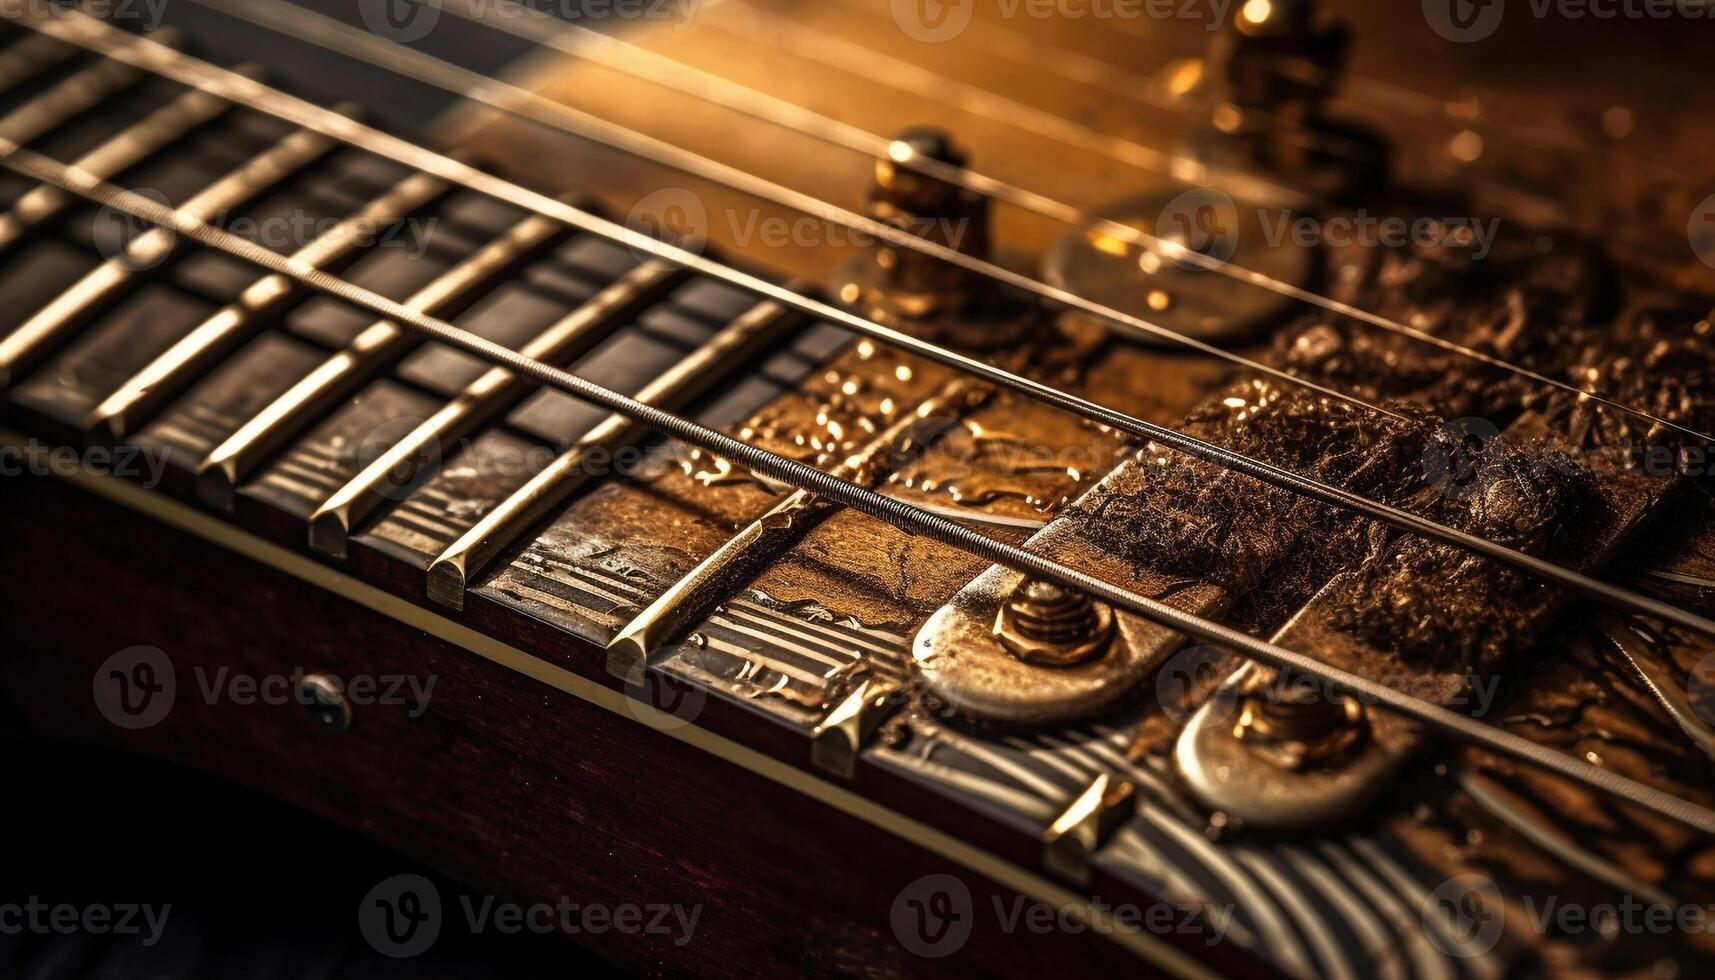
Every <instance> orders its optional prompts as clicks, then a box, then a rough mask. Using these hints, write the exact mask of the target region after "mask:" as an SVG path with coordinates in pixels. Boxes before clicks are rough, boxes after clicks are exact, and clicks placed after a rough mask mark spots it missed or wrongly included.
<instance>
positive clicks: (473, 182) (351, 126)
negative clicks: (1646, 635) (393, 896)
mask: <svg viewBox="0 0 1715 980" xmlns="http://www.w3.org/2000/svg"><path fill="white" fill-rule="evenodd" d="M20 2H21V0H0V9H4V10H8V11H11V10H15V9H16V7H17V5H18V4H19V3H20ZM7 16H8V17H11V18H13V19H14V20H15V21H16V22H18V23H23V24H25V25H26V26H29V27H32V28H33V29H37V30H41V31H44V32H47V33H50V34H53V35H54V36H56V37H61V38H62V39H65V40H68V41H70V42H71V43H74V44H77V45H79V46H81V47H86V48H88V49H90V50H93V51H97V52H99V53H102V54H106V55H108V56H110V57H113V58H116V59H120V60H124V61H126V62H127V63H133V62H134V63H135V64H136V65H137V66H139V67H143V68H145V69H147V70H149V71H153V72H155V73H157V74H161V75H163V76H166V77H169V78H173V79H175V80H177V81H180V82H181V83H183V84H187V85H192V86H195V87H199V88H206V89H210V90H213V91H216V92H220V93H223V94H224V95H225V96H226V97H228V98H232V99H235V100H238V101H242V102H245V103H247V104H249V105H252V106H254V107H256V108H259V109H260V110H261V111H264V112H267V113H269V114H270V115H274V116H278V117H280V118H282V119H286V120H288V121H291V122H295V123H296V124H298V125H300V126H304V127H305V128H308V129H312V130H315V131H317V132H320V133H323V134H325V135H327V136H329V137H331V138H333V139H338V140H341V141H343V142H346V143H349V144H351V145H353V146H357V147H360V148H364V149H368V150H370V151H372V152H375V153H378V154H380V155H383V156H388V157H392V158H394V159H397V160H400V161H402V162H406V163H408V165H410V166H412V167H415V168H417V169H419V170H422V171H424V172H426V173H431V174H435V175H437V176H440V177H442V178H443V179H446V180H448V181H451V182H453V183H457V184H460V185H462V186H465V187H467V188H469V189H471V190H474V191H477V192H478V193H481V194H485V195H488V196H490V197H493V198H496V199H498V200H502V201H505V202H507V203H510V204H513V205H515V206H517V207H520V208H523V209H525V210H529V211H534V212H536V213H537V214H541V215H545V216H549V217H552V218H555V219H556V220H559V221H561V222H563V223H565V224H567V225H569V226H571V227H573V228H577V229H580V230H583V231H589V232H592V233H594V234H597V235H600V236H602V237H604V238H608V239H611V240H613V241H616V242H619V243H621V244H623V245H626V246H627V247H630V248H633V249H636V250H638V251H641V252H647V253H649V254H651V255H654V256H657V257H659V258H664V259H667V260H669V261H672V262H676V263H678V264H680V265H684V266H686V267H688V268H691V269H695V270H696V271H698V272H701V273H703V274H705V275H708V276H711V277H713V278H716V279H719V280H722V281H724V282H726V283H728V284H730V285H732V286H735V287H737V288H739V289H743V290H745V291H746V292H749V293H753V294H755V295H757V296H762V297H766V298H768V299H772V300H774V301H776V302H779V303H781V304H783V305H786V306H790V307H792V308H793V309H796V310H800V311H802V312H805V313H808V314H810V315H811V316H814V317H816V318H818V319H823V320H828V321H830V322H833V323H836V324H839V325H841V326H844V327H847V328H849V329H851V330H853V331H855V332H857V333H859V334H862V335H864V336H866V337H869V338H871V339H874V340H877V341H880V342H881V343H885V344H888V345H890V346H893V347H896V348H899V349H903V350H906V351H909V352H911V353H913V354H917V355H918V356H921V357H924V358H927V359H929V360H932V361H935V362H936V363H939V364H943V365H946V366H948V367H951V368H953V369H954V370H958V371H963V372H965V373H969V374H974V375H977V376H978V377H981V378H983V379H984V380H986V381H989V382H991V383H994V384H997V385H999V386H1001V387H1004V388H1008V389H1011V390H1013V391H1016V392H1018V393H1020V394H1022V395H1025V396H1026V397H1029V398H1032V399H1035V400H1036V401H1040V402H1042V403H1044V404H1047V405H1052V406H1054V407H1056V408H1060V409H1063V410H1065V411H1068V412H1071V413H1073V414H1075V415H1080V416H1082V417H1084V418H1086V419H1089V420H1091V421H1095V422H1099V423H1101V424H1103V425H1107V426H1109V427H1111V428H1114V429H1118V430H1119V431H1122V432H1127V433H1130V434H1132V435H1136V436H1142V437H1144V438H1147V439H1149V440H1151V441H1152V442H1154V443H1155V444H1157V445H1159V446H1163V447H1166V448H1168V449H1172V450H1175V451H1178V452H1182V453H1185V454H1186V455H1189V456H1193V457H1195V458H1197V459H1200V460H1203V461H1205V462H1208V463H1210V464H1212V465H1215V466H1219V467H1221V468H1223V469H1228V470H1232V471H1234V472H1237V473H1243V474H1245V475H1246V476H1250V477H1254V478H1256V479H1258V480H1261V481H1263V482H1265V483H1268V484H1270V485H1272V486H1277V487H1280V488H1281V489H1284V490H1287V491H1290V492H1292V493H1296V494H1299V495H1300V496H1305V497H1309V498H1311V499H1314V500H1318V501H1320V502H1322V503H1326V504H1329V505H1331V506H1335V507H1340V508H1342V509H1346V510H1351V511H1354V512H1356V513H1359V514H1363V515H1364V516H1366V517H1370V518H1373V519H1375V520H1379V521H1382V522H1383V523H1385V524H1387V525H1389V526H1391V527H1394V528H1397V529H1399V530H1402V531H1407V532H1410V533H1413V534H1418V535H1421V536H1423V537H1426V538H1431V539H1433V540H1435V541H1439V542H1441V543H1443V544H1447V545H1451V546H1453V547H1456V548H1460V549H1462V550H1465V551H1469V552H1473V553H1475V554H1479V555H1482V556H1484V557H1486V558H1490V559H1493V560H1495V561H1498V562H1501V563H1502V564H1505V565H1508V566H1511V567H1513V568H1516V569H1518V570H1519V571H1522V572H1524V573H1526V574H1528V575H1531V576H1534V577H1536V578H1539V579H1544V580H1546V581H1549V582H1552V583H1554V584H1556V585H1558V586H1560V587H1562V588H1565V589H1568V590H1570V591H1572V592H1575V593H1577V594H1579V595H1581V596H1584V597H1586V598H1589V599H1592V600H1594V601H1596V602H1600V603H1603V604H1605V605H1609V606H1612V607H1614V608H1617V609H1625V610H1627V611H1630V612H1634V613H1639V614H1641V615H1645V616H1654V617H1656V618H1659V619H1663V620H1666V621H1668V622H1671V623H1674V624H1677V625H1679V626H1683V627H1685V628H1686V629H1690V630H1693V631H1695V632H1698V633H1702V634H1704V635H1706V636H1715V621H1711V620H1710V619H1708V618H1707V617H1705V616H1702V615H1699V614H1697V613H1695V612H1692V611H1691V610H1687V609H1682V608H1679V607H1677V606H1674V605H1671V604H1669V603H1666V602H1662V601H1660V600H1658V599H1655V598H1652V597H1650V596H1647V595H1644V594H1642V593H1639V592H1637V591H1635V590H1632V589H1627V588H1624V587H1622V586H1617V585H1614V584H1611V583H1608V582H1604V581H1602V580H1600V579H1597V578H1594V577H1592V576H1589V575H1585V574H1584V573H1582V572H1578V571H1575V570H1573V569H1571V568H1567V567H1565V566H1563V565H1557V564H1555V563H1554V562H1551V561H1547V560H1545V559H1542V558H1538V557H1536V556H1534V555H1527V554H1525V553H1523V552H1521V551H1518V550H1516V549H1513V548H1509V547H1507V546H1506V545H1503V544H1500V543H1498V542H1495V541H1491V540H1489V539H1487V538H1483V537H1480V536H1478V535H1475V534H1471V533H1469V532H1467V531H1461V530H1459V529H1457V528H1453V527H1449V526H1447V525H1445V524H1440V523H1437V522H1435V521H1432V520H1428V519H1426V518H1423V517H1420V516H1418V515H1416V514H1413V513H1410V512H1409V511H1405V510H1402V509H1400V508H1398V507H1394V506H1392V505H1390V504H1385V503H1382V502H1380V501H1377V500H1373V499H1370V498H1368V497H1364V496H1361V495H1359V494H1356V493H1352V492H1351V491H1348V490H1344V489H1342V488H1340V487H1336V486H1333V485H1331V484H1327V483H1323V482H1321V481H1318V480H1314V479H1311V478H1309V477H1305V476H1302V475H1300V474H1297V473H1294V472H1292V471H1291V470H1286V469H1282V468H1281V467H1278V466H1274V465H1272V464H1270V463H1266V462H1263V461H1261V460H1257V459H1252V458H1251V457H1249V456H1246V455H1244V454H1242V453H1235V452H1232V451H1231V450H1228V449H1225V448H1223V447H1220V446H1216V445H1214V444H1212V443H1208V442H1204V441H1203V440H1201V439H1198V438H1196V437H1194V436H1191V435H1188V434H1186V433H1183V432H1180V431H1178V430H1176V429H1171V428H1168V427H1166V426H1160V425H1156V424H1154V423H1152V422H1147V421H1145V420H1143V419H1140V418H1137V417H1135V416H1131V415H1127V414H1125V413H1123V412H1119V411H1115V410H1114V409H1111V408H1108V407H1106V406H1104V405H1099V404H1097V403H1095V402H1092V401H1090V400H1088V399H1086V398H1081V397H1079V396H1077V395H1073V394H1071V393H1069V392H1065V391H1062V390H1060V389H1058V388H1055V387H1053V386H1051V385H1046V384H1043V383H1041V382H1039V381H1034V380H1032V379H1030V378H1026V377H1023V376H1020V375H1017V374H1014V373H1012V372H1010V371H1007V370H1005V369H1003V368H998V367H995V366H993V365H991V364H988V363H987V362H985V361H981V360H978V359H976V358H973V357H969V356H967V355H964V354H960V353H958V352H956V351H951V350H948V349H946V348H944V347H941V346H939V345H937V344H934V343H930V342H928V341H925V340H922V339H920V338H917V337H914V336H912V335H910V334H908V333H904V332H902V331H899V330H895V329H893V328H891V327H887V326H884V325H882V324H879V323H876V322H874V321H872V320H868V319H865V318H863V317H861V316H858V315H857V314H854V313H851V312H850V311H847V310H843V309H840V308H839V307H835V306H832V305H829V304H827V303H824V302H822V301H820V300H817V299H813V298H811V297H809V296H806V295H804V294H802V293H799V292H797V291H795V290H792V289H788V288H783V287H781V286H779V285H776V284H775V283H772V282H769V281H768V280H766V279H762V278H760V277H758V276H754V275H751V274H750V273H747V272H743V271H741V270H739V269H735V268H733V267H731V266H727V265H724V264H722V263H720V262H716V261H714V260H712V259H708V258H705V257H704V256H702V255H701V254H699V253H697V252H694V251H691V250H688V249H685V248H681V247H679V246H676V245H670V244H667V243H665V242H661V241H657V240H656V239H654V238H651V237H649V236H648V235H644V234H641V233H639V232H635V231H632V230H631V229H629V228H627V227H625V226H624V225H620V224H616V223H615V222H612V221H608V220H606V219H603V218H600V217H597V216H596V215H594V214H591V213H589V212H587V211H583V210H580V209H578V208H576V207H573V206H571V205H570V204H567V203H566V202H564V201H561V200H557V199H555V198H552V197H549V196H548V195H546V194H542V193H539V192H537V191H532V190H530V189H528V188H526V187H523V186H522V185H519V184H516V183H514V182H512V181H509V180H506V179H504V178H501V177H498V176H496V175H494V174H492V173H489V172H488V171H485V170H481V169H478V168H476V167H473V166H471V165H469V164H467V163H463V162H461V161H459V160H457V159H455V158H453V157H450V156H448V155H446V154H444V153H438V152H436V151H434V150H431V149H428V148H426V147H424V146H421V145H419V144H415V143H412V142H410V141H408V140H403V139H400V138H398V137H395V136H392V135H390V134H388V133H385V132H382V131H381V130H378V129H376V128H375V127H373V126H368V125H365V124H363V123H360V122H358V121H356V120H354V119H350V118H348V117H346V116H342V115H340V114H339V113H336V112H333V111H332V110H329V109H325V108H323V107H321V106H317V105H315V104H314V103H311V102H306V101H304V100H303V99H299V98H296V97H295V96H291V95H288V94H287V93H285V92H283V91H281V90H279V89H276V88H272V87H270V86H266V85H262V84H260V83H258V82H256V81H254V80H252V79H248V78H244V77H242V76H239V75H236V74H234V73H233V72H231V71H228V70H225V69H222V68H219V67H217V66H215V65H212V64H210V63H208V62H204V61H200V60H198V59H195V58H191V57H189V56H187V55H183V54H181V53H179V52H177V51H173V50H172V49H170V48H165V47H162V46H161V45H158V44H154V43H152V42H150V41H149V40H148V39H147V38H141V37H136V36H133V35H130V34H127V33H125V32H123V31H119V30H117V29H114V28H111V27H108V26H107V25H104V24H102V23H100V22H99V21H96V20H93V19H91V18H87V17H81V16H80V17H77V18H74V19H72V20H48V21H38V20H17V18H16V17H15V16H14V15H13V14H11V13H8V14H7ZM74 25H75V26H74Z"/></svg>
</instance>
